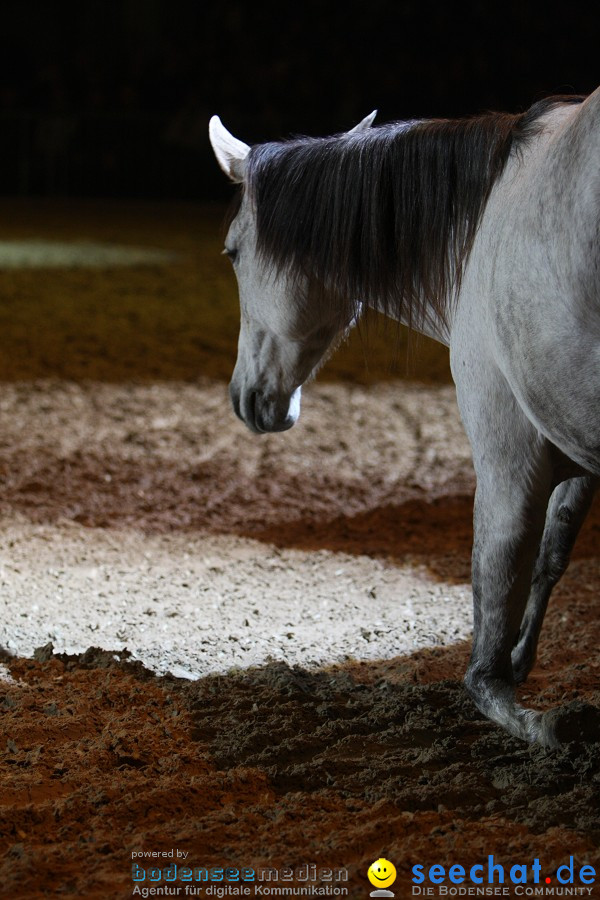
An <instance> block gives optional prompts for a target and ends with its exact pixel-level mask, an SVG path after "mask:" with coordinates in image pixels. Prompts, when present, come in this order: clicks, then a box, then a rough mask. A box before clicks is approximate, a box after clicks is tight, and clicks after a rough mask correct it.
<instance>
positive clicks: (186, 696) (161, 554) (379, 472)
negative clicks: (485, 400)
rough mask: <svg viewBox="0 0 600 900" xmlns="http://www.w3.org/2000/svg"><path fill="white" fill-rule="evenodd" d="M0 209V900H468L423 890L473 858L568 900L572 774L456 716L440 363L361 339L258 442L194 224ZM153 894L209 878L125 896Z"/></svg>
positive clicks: (466, 537)
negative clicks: (237, 386)
mask: <svg viewBox="0 0 600 900" xmlns="http://www.w3.org/2000/svg"><path fill="white" fill-rule="evenodd" d="M2 207H3V215H2V217H1V218H0V324H1V327H0V380H1V381H2V386H1V387H2V390H1V392H0V394H1V396H0V425H1V427H0V512H1V517H0V589H1V594H0V598H1V599H0V604H1V606H2V611H3V615H2V622H1V623H0V645H2V657H1V661H2V667H1V669H0V710H1V713H0V728H1V735H0V773H1V781H0V852H1V853H2V861H1V863H0V896H5V897H10V898H13V897H14V898H37V897H45V896H55V895H56V896H62V895H67V896H71V897H76V898H79V897H81V898H87V897H91V898H121V897H129V896H165V895H168V896H181V897H184V896H211V895H212V896H253V895H254V888H253V887H250V888H249V890H250V894H244V893H243V890H244V888H248V885H251V884H252V882H250V881H248V882H244V880H243V879H242V881H240V878H241V877H242V876H241V875H238V880H237V881H235V871H238V873H241V871H242V870H243V869H249V868H252V869H254V870H256V871H258V870H259V869H261V868H264V869H267V868H273V869H277V870H278V878H279V881H278V883H277V885H274V882H273V881H270V882H268V883H265V882H260V884H259V887H261V888H262V889H264V888H266V890H262V895H263V896H266V895H269V893H268V889H269V888H271V889H272V888H273V887H274V886H277V887H283V888H285V887H289V886H290V885H291V884H295V886H296V887H298V886H302V887H305V888H306V887H307V886H308V887H310V888H311V889H312V888H320V889H321V894H320V895H329V896H347V897H351V898H363V897H368V895H369V892H370V890H371V889H372V887H371V885H370V884H369V882H368V880H367V869H368V867H369V865H370V864H371V863H372V862H373V861H374V860H376V859H378V858H379V857H384V858H386V859H388V860H390V861H391V862H392V863H393V864H394V865H395V867H396V870H397V879H396V881H395V882H394V883H393V884H392V885H391V886H390V890H392V891H393V892H394V894H395V896H396V897H397V898H400V900H402V898H408V897H411V896H415V895H417V896H444V895H445V896H475V895H476V894H475V893H473V891H474V890H475V889H476V888H475V886H474V885H473V884H472V883H471V882H469V881H466V882H465V883H464V884H463V885H462V886H461V887H460V889H459V887H458V886H453V890H454V891H455V893H454V894H451V893H446V894H444V893H443V892H442V889H443V887H446V888H447V887H450V886H451V883H450V881H449V880H448V868H449V867H450V866H452V865H460V866H463V867H464V868H465V869H467V870H468V869H469V868H470V866H472V865H474V864H478V863H481V864H484V866H485V867H486V871H487V865H488V857H489V856H490V855H493V857H494V860H493V861H494V863H499V864H501V865H502V866H503V867H504V872H505V881H504V883H503V884H500V885H499V884H497V883H496V887H495V888H494V890H495V891H496V893H495V894H490V893H489V891H488V893H487V894H485V895H486V896H510V897H512V896H590V894H589V893H588V891H590V890H591V891H592V894H591V895H592V896H593V895H594V890H595V889H594V883H593V882H588V883H587V884H586V882H584V881H582V880H580V879H579V877H578V876H579V872H580V869H581V867H582V866H584V865H588V866H593V867H594V868H595V869H598V868H599V867H600V852H599V845H600V804H599V799H600V757H599V753H598V750H599V747H598V744H594V743H592V744H589V745H586V746H582V745H578V744H576V743H572V744H568V745H566V746H565V747H563V748H562V749H560V750H557V751H548V750H542V749H539V748H535V747H533V748H532V747H529V746H525V745H523V744H522V743H520V742H519V741H517V740H514V739H512V738H510V737H507V736H506V735H505V734H504V733H502V732H501V731H500V730H498V729H497V728H495V727H493V726H492V725H491V724H489V723H488V722H487V721H485V720H483V719H482V718H481V716H479V714H478V713H477V712H476V710H475V709H474V708H473V706H472V704H471V703H470V701H469V700H468V698H467V697H466V695H465V693H464V691H463V688H462V685H461V678H462V674H463V672H464V669H465V666H466V663H467V659H468V655H469V639H470V628H471V609H470V593H469V556H470V547H471V540H472V530H471V510H472V495H473V487H474V480H473V473H472V468H471V463H470V457H469V449H468V446H467V443H466V440H465V437H464V434H463V432H462V429H461V426H460V422H459V420H458V416H457V411H456V407H455V401H454V395H453V389H452V386H451V383H450V377H449V372H448V364H447V355H446V353H445V351H443V350H442V349H440V348H437V347H436V346H435V345H433V344H431V343H430V342H427V341H425V340H421V341H419V342H418V343H417V344H416V345H414V346H412V347H411V349H410V357H411V363H410V366H409V368H408V369H407V362H406V358H407V350H406V346H405V345H404V342H403V346H402V350H401V352H400V354H399V356H398V358H396V356H395V353H394V351H393V350H392V349H391V348H392V345H393V341H392V340H391V336H390V335H388V336H387V337H386V336H385V335H384V334H382V333H380V332H379V331H378V330H377V328H376V327H375V326H373V327H372V328H371V330H370V333H369V334H368V353H367V354H366V356H367V361H366V360H365V351H364V347H363V344H362V343H361V341H360V340H358V339H353V340H352V341H351V343H350V345H349V346H347V347H346V348H344V349H343V350H341V351H340V352H339V353H338V354H337V355H336V356H335V357H334V358H333V359H332V360H331V361H330V362H329V363H328V365H327V367H326V368H325V369H324V371H323V372H322V373H321V375H320V377H319V379H318V381H317V382H316V383H315V384H314V385H311V386H309V388H308V389H307V390H306V393H305V397H304V400H303V413H302V416H301V419H300V422H299V423H298V425H297V426H296V428H294V429H293V430H292V431H291V432H289V433H287V434H284V435H273V436H267V437H265V438H259V439H257V438H255V437H254V436H252V435H250V434H249V433H248V432H246V431H245V429H244V428H243V427H242V425H241V424H240V423H239V422H237V421H236V420H235V418H234V416H233V413H232V411H231V410H230V408H229V405H228V400H227V392H226V385H227V381H228V379H229V376H230V373H231V369H232V365H233V362H234V360H235V347H236V340H237V325H238V312H237V300H236V294H235V284H234V281H233V277H232V275H231V272H230V270H229V268H228V263H227V261H226V260H224V259H222V258H221V257H220V256H219V251H220V249H221V243H222V234H221V229H220V220H221V218H222V212H223V211H222V210H221V209H218V208H198V207H194V206H186V205H181V206H170V207H161V206H154V205H151V204H148V205H140V204H138V205H132V206H126V205H111V204H105V203H104V204H97V203H96V204H91V203H88V204H71V205H65V204H62V205H61V204H58V203H55V202H48V203H43V204H42V203H35V204H32V203H24V202H23V203H17V202H14V203H13V202H11V203H6V202H4V203H3V204H2ZM599 530H600V509H599V508H598V506H596V507H595V508H594V510H593V511H592V513H591V515H590V518H589V521H588V523H587V524H586V526H585V528H584V531H583V532H582V534H581V536H580V539H579V541H578V544H577V547H576V551H575V554H574V559H573V561H572V564H571V567H570V569H569V572H568V573H567V575H566V576H565V578H564V579H563V581H562V582H561V584H560V586H559V588H558V589H557V590H556V594H555V597H554V599H553V602H552V604H551V608H550V610H549V612H548V616H547V621H546V624H545V628H544V632H543V637H542V642H541V647H540V654H539V660H538V664H537V667H536V669H535V671H534V673H533V674H532V676H531V677H530V679H529V681H528V682H527V684H526V685H524V686H523V688H522V690H521V696H522V698H523V700H524V702H525V703H527V704H530V705H532V706H535V707H537V708H540V709H548V708H551V707H553V706H556V705H558V704H569V705H570V706H571V707H572V708H573V709H575V710H577V709H578V708H579V706H580V705H581V704H584V703H591V704H594V705H596V706H598V705H600V694H599V688H600V676H599V669H598V667H599V665H600V657H599V656H598V643H599V631H600V630H599V628H598V625H597V621H596V616H595V606H596V590H597V584H598V575H599V568H600V567H599V562H600V559H599V558H600V545H599V543H598V534H599ZM161 853H164V854H166V855H164V856H160V855H159V854H161ZM151 854H155V855H154V856H152V855H151ZM571 857H572V861H571ZM536 859H539V862H540V874H539V878H538V882H539V883H536V882H535V880H534V874H535V872H534V870H533V869H532V865H533V863H534V861H535V860H536ZM571 862H572V865H573V871H574V876H575V877H574V880H573V883H572V884H568V883H567V884H565V881H568V877H569V873H568V872H567V871H566V870H565V869H560V868H559V867H561V866H564V865H567V866H569V865H570V864H571ZM133 864H135V865H136V866H138V867H141V868H143V869H144V870H146V874H147V877H146V880H145V881H144V882H141V883H138V887H139V891H137V892H136V883H135V882H134V881H133V880H132V865H133ZM174 864H176V865H178V866H179V867H181V866H184V865H187V866H190V867H192V868H193V867H204V868H211V867H216V868H218V867H221V868H225V867H230V869H231V871H230V872H229V875H228V876H227V874H226V873H224V878H223V880H221V881H220V882H219V881H214V882H213V887H212V888H211V887H210V886H209V884H208V883H206V882H202V884H201V886H200V887H199V886H198V882H194V883H193V884H191V885H190V884H187V891H186V888H185V885H184V884H183V883H182V882H178V883H172V882H166V881H165V880H164V879H163V880H162V881H161V882H160V884H159V882H157V881H156V880H155V881H151V880H150V875H151V873H150V869H151V867H156V866H159V867H160V868H162V869H167V868H168V867H169V866H172V865H174ZM436 864H437V865H441V866H443V867H444V869H445V881H444V885H440V886H439V887H437V886H435V887H434V885H433V882H431V881H428V880H426V881H425V882H423V883H422V884H421V885H415V884H414V883H413V872H412V869H413V866H416V865H420V866H422V867H423V870H424V872H425V873H427V872H428V870H429V868H430V867H431V866H432V865H436ZM513 865H519V866H522V867H524V869H523V870H522V871H523V872H524V874H523V876H522V877H524V878H525V877H526V878H527V883H526V884H519V885H518V886H515V885H513V884H512V882H511V880H510V877H509V870H510V867H511V866H513ZM316 867H318V868H316ZM290 870H293V872H294V878H295V879H296V881H295V882H292V881H290V880H289V878H290V877H291V875H290ZM330 870H333V875H332V876H331V877H332V878H334V877H335V878H337V877H338V875H340V874H341V876H342V880H338V881H335V882H331V881H329V880H328V877H329V876H327V874H326V873H327V871H330ZM525 870H526V871H525ZM137 871H138V875H139V872H140V869H139V868H138V870H137ZM344 872H345V873H347V878H348V880H347V881H346V880H343V874H344ZM312 873H317V875H318V877H317V876H315V877H317V880H312ZM324 873H325V874H324ZM246 874H248V873H246ZM584 874H585V873H584ZM271 875H272V873H271ZM438 875H439V871H438ZM305 876H306V877H305ZM309 876H310V877H309ZM558 876H560V877H558ZM272 877H273V875H272ZM517 877H521V875H520V874H519V873H516V875H515V878H517ZM587 877H588V878H589V877H590V876H589V871H588V872H587ZM561 878H562V879H563V881H562V882H561ZM548 879H549V880H548ZM496 881H498V876H496ZM177 884H178V885H179V888H180V889H179V893H177V892H176V888H177ZM584 885H585V886H584ZM153 886H154V887H155V888H158V887H161V888H162V889H164V888H165V887H167V888H168V889H169V890H171V891H172V893H170V894H165V893H163V894H157V893H155V894H152V893H148V892H146V893H145V894H144V892H143V891H144V890H146V889H149V888H152V887H153ZM215 887H217V888H220V889H221V893H220V894H219V893H218V892H217V891H216V890H215V889H214V888H215ZM416 888H419V890H420V893H417V892H416ZM424 888H430V889H431V891H432V892H431V893H426V891H425V890H424ZM342 889H343V890H345V891H346V892H345V893H341V891H342ZM469 890H470V891H471V892H470V893H469V892H468V891H469ZM536 890H537V891H538V893H533V892H534V891H536ZM540 890H543V891H545V892H546V893H545V894H540V893H539V891H540ZM567 890H570V891H571V893H566V892H567ZM575 890H576V891H577V892H576V893H575ZM193 891H195V892H196V893H195V894H194V893H193ZM551 891H552V892H553V893H550V892H551ZM256 893H257V894H258V895H261V892H260V891H259V890H257V891H256ZM279 895H281V894H279ZM305 895H306V893H305ZM311 895H312V896H318V895H319V893H317V892H316V891H314V892H313V893H312V894H311ZM270 896H278V894H276V893H275V892H274V891H272V892H271V894H270ZM288 896H289V894H288ZM298 896H300V895H299V894H298ZM479 896H481V894H479Z"/></svg>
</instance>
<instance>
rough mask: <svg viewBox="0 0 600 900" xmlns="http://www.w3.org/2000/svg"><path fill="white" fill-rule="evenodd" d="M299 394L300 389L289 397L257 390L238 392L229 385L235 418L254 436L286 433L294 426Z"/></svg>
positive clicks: (233, 386)
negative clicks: (277, 432) (275, 432)
mask: <svg viewBox="0 0 600 900" xmlns="http://www.w3.org/2000/svg"><path fill="white" fill-rule="evenodd" d="M300 394H301V388H296V390H295V391H294V392H293V394H292V395H291V396H280V395H277V394H268V393H263V392H262V391H259V390H252V389H246V390H244V389H243V390H239V388H237V387H236V386H235V385H234V384H233V382H232V383H231V384H230V385H229V395H230V397H231V403H232V405H233V409H234V412H235V414H236V416H237V417H238V418H239V419H241V420H242V422H243V423H244V424H245V425H246V426H247V427H248V428H249V429H250V431H252V432H254V434H267V433H269V432H274V431H287V430H288V429H289V428H291V427H292V426H293V425H295V424H296V422H297V421H298V416H299V415H300Z"/></svg>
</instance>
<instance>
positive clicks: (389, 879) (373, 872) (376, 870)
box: [367, 857, 396, 888]
mask: <svg viewBox="0 0 600 900" xmlns="http://www.w3.org/2000/svg"><path fill="white" fill-rule="evenodd" d="M367 875H368V876H369V881H370V882H371V884H372V885H373V887H377V888H386V887H389V886H390V884H393V883H394V881H395V880H396V868H395V866H394V864H393V863H391V862H390V861H389V859H383V857H381V858H380V859H376V860H375V862H374V863H371V865H370V866H369V871H368V872H367Z"/></svg>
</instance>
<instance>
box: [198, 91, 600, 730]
mask: <svg viewBox="0 0 600 900" xmlns="http://www.w3.org/2000/svg"><path fill="white" fill-rule="evenodd" d="M373 118H374V114H372V115H371V116H367V118H366V119H364V120H363V121H362V122H360V123H359V124H358V125H357V126H356V127H355V128H353V129H352V131H350V132H348V133H345V134H341V135H336V136H334V137H330V138H298V139H294V140H290V141H283V142H272V143H267V144H261V145H258V146H255V147H252V148H250V147H249V146H247V145H246V144H244V143H242V142H241V141H239V140H237V139H236V138H234V137H233V136H232V135H231V134H230V133H229V132H228V131H227V130H226V129H225V128H224V126H223V125H222V123H221V122H220V120H219V119H218V117H216V116H215V117H213V118H212V119H211V122H210V138H211V142H212V146H213V149H214V152H215V154H216V157H217V160H218V162H219V164H220V166H221V168H222V169H223V170H224V171H225V173H226V174H227V175H228V176H229V178H230V179H231V180H232V181H234V182H238V183H240V184H242V185H243V189H242V192H241V198H240V207H239V211H238V212H237V215H236V216H235V219H234V220H233V223H232V225H231V227H230V229H229V233H228V235H227V238H226V244H225V253H226V254H227V256H229V258H230V259H231V261H232V263H233V266H234V269H235V273H236V276H237V280H238V286H239V294H240V306H241V329H240V336H239V348H238V358H237V363H236V366H235V371H234V373H233V378H232V381H231V386H230V393H231V398H232V402H233V406H234V409H235V411H236V413H237V415H238V416H239V417H240V418H241V419H242V420H243V421H244V422H245V423H246V425H247V426H248V427H249V428H250V429H251V430H252V431H254V432H257V433H264V432H269V431H283V430H285V429H287V428H290V427H291V426H292V425H293V424H294V423H295V422H296V420H297V419H298V416H299V413H300V393H301V386H302V384H303V383H304V382H305V381H306V380H307V379H308V378H310V377H311V376H312V375H313V374H314V372H315V371H316V369H317V368H318V367H319V365H320V364H322V362H323V360H324V359H325V358H326V357H327V356H328V355H329V353H330V352H331V351H332V350H333V349H334V348H335V347H336V346H337V344H338V343H339V342H340V340H341V339H342V338H343V337H344V335H345V334H346V333H347V331H348V330H349V329H350V328H351V327H352V325H353V324H354V323H355V322H356V321H357V319H358V318H359V317H360V315H361V312H362V311H363V310H364V309H365V308H366V307H372V308H375V309H377V310H380V311H382V312H384V313H385V314H387V315H388V316H391V317H392V318H394V319H396V320H397V321H400V322H402V323H405V324H408V325H409V326H410V327H412V328H414V329H416V330H418V331H421V332H423V333H426V334H428V335H429V336H431V337H434V338H436V339H437V340H439V341H441V342H442V343H444V344H446V345H448V346H449V347H450V359H451V366H452V373H453V377H454V380H455V383H456V390H457V398H458V405H459V409H460V413H461V416H462V420H463V423H464V426H465V429H466V432H467V435H468V437H469V440H470V443H471V447H472V451H473V461H474V465H475V472H476V476H477V490H476V495H475V511H474V527H475V539H474V547H473V565H472V574H473V601H474V636H473V650H472V655H471V660H470V663H469V667H468V670H467V673H466V678H465V682H466V686H467V689H468V691H469V693H470V695H471V696H472V698H473V700H474V701H475V703H476V704H477V706H478V708H479V709H480V710H481V711H482V712H483V713H484V714H485V715H486V716H488V717H489V718H490V719H491V720H493V721H494V722H497V723H498V724H500V725H501V726H503V727H504V728H506V729H507V730H508V731H509V732H510V733H511V734H513V735H516V736H518V737H520V738H523V739H525V740H527V741H537V742H539V743H541V744H544V745H546V746H557V745H558V744H560V743H562V742H563V741H566V740H570V739H572V738H574V737H578V736H580V735H584V734H586V729H587V732H588V734H595V733H596V731H595V729H596V723H595V717H594V715H593V711H592V710H591V709H590V708H584V709H582V710H580V711H579V713H576V712H571V713H568V712H565V711H564V710H563V711H562V712H561V711H560V710H553V711H550V712H548V713H543V714H542V713H541V712H538V711H534V710H530V709H525V708H523V707H522V706H520V705H519V704H518V703H517V702H516V701H515V689H514V685H515V683H519V682H522V681H524V680H525V679H526V677H527V675H528V673H529V672H530V670H531V667H532V665H533V663H534V661H535V655H536V648H537V643H538V637H539V633H540V629H541V626H542V622H543V618H544V614H545V611H546V607H547V604H548V599H549V597H550V593H551V591H552V588H553V587H554V585H555V584H556V582H557V581H558V579H559V578H560V577H561V575H562V573H563V572H564V570H565V568H566V566H567V563H568V560H569V556H570V553H571V549H572V547H573V543H574V541H575V538H576V536H577V533H578V531H579V528H580V526H581V524H582V522H583V520H584V518H585V515H586V513H587V511H588V509H589V507H590V503H591V500H592V497H593V494H594V491H595V489H596V486H597V484H598V477H599V476H600V407H599V400H598V398H599V396H600V89H598V90H597V91H595V92H594V93H593V94H592V95H590V96H589V97H588V98H586V99H584V98H581V97H554V98H550V99H549V100H546V101H542V102H540V103H537V104H535V106H533V107H532V108H531V109H530V110H528V111H527V112H526V113H523V114H519V115H508V114H500V113H490V114H486V115H482V116H478V117H475V118H472V119H465V120H456V121H453V120H424V121H416V122H404V123H395V124H392V125H385V126H381V127H377V128H374V127H372V122H373Z"/></svg>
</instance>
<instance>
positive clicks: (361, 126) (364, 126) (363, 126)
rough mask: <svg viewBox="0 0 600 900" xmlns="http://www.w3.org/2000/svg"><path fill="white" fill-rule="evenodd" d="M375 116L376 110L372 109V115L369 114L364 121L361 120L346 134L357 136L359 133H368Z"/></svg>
mask: <svg viewBox="0 0 600 900" xmlns="http://www.w3.org/2000/svg"><path fill="white" fill-rule="evenodd" d="M376 115H377V110H376V109H374V110H373V112H372V113H369V115H368V116H365V117H364V119H361V121H360V122H359V123H358V125H355V126H354V128H351V129H350V131H349V132H348V134H358V133H359V132H360V131H368V130H369V128H370V127H371V125H372V124H373V122H374V121H375V116H376Z"/></svg>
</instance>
